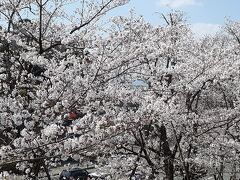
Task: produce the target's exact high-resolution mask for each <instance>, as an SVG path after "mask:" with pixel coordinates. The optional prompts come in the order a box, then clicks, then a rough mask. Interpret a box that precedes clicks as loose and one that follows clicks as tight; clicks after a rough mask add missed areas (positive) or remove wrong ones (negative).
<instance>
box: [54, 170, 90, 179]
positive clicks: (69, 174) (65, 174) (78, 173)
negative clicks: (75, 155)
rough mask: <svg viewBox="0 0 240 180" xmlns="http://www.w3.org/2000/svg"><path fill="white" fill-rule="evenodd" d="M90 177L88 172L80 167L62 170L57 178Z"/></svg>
mask: <svg viewBox="0 0 240 180" xmlns="http://www.w3.org/2000/svg"><path fill="white" fill-rule="evenodd" d="M88 179H90V176H89V173H88V172H87V171H86V170H84V169H80V168H73V169H71V170H69V171H67V170H63V171H62V172H61V174H60V178H59V180H88Z"/></svg>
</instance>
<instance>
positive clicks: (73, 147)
mask: <svg viewBox="0 0 240 180" xmlns="http://www.w3.org/2000/svg"><path fill="white" fill-rule="evenodd" d="M68 3H71V1H70V0H69V1H55V0H33V1H30V0H4V1H2V2H1V3H0V13H1V20H3V21H4V23H3V24H2V28H1V30H0V85H1V86H0V102H1V103H0V107H1V108H0V125H1V126H0V152H1V153H0V157H1V161H0V170H1V172H3V171H4V172H5V171H7V172H9V173H13V174H17V175H23V176H25V178H30V179H36V178H37V177H38V175H39V173H40V172H41V171H44V172H45V173H46V175H47V178H48V179H51V174H50V173H49V168H51V167H52V166H54V165H56V164H57V163H58V162H60V161H62V160H66V159H68V158H69V157H71V158H73V159H74V160H76V161H78V162H79V163H82V164H83V163H84V162H86V161H87V162H88V161H92V162H93V163H94V165H95V166H96V167H97V169H99V170H102V171H106V172H108V173H110V174H111V175H112V177H111V178H112V179H128V178H130V179H134V178H136V176H141V178H142V179H159V178H160V177H164V178H165V179H168V180H173V179H174V178H175V177H178V178H182V179H184V180H190V179H199V178H203V177H207V176H210V175H211V176H214V178H215V179H221V178H222V179H223V177H224V172H226V171H229V172H230V173H232V174H231V176H232V178H235V179H236V172H237V171H238V168H239V167H238V163H237V162H238V161H239V150H238V149H239V135H238V134H239V32H238V31H239V28H238V27H239V23H237V22H228V23H227V24H226V27H225V32H224V33H221V34H219V35H216V36H214V37H204V38H202V39H195V38H194V37H193V35H192V33H191V30H190V28H189V26H188V24H187V22H186V21H185V20H184V16H183V14H182V13H179V12H172V13H170V14H168V15H162V19H163V20H164V22H165V24H163V25H160V26H157V27H154V26H152V25H151V24H149V23H147V22H145V21H144V19H143V18H142V17H137V16H136V15H135V14H134V13H133V12H131V13H130V15H129V17H121V16H120V17H114V18H110V19H109V21H110V23H109V25H108V26H106V27H101V25H100V18H101V17H102V16H104V14H106V13H107V12H108V11H110V10H112V9H113V8H115V7H118V6H120V5H123V4H125V3H127V1H120V0H101V1H91V0H90V1H85V0H81V1H79V3H78V8H77V9H75V11H74V12H73V14H69V12H68V13H67V11H66V7H67V6H68ZM75 3H76V2H75Z"/></svg>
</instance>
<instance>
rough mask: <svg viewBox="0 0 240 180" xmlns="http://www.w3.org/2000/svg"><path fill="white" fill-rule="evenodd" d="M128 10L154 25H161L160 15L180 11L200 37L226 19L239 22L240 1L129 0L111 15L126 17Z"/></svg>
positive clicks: (210, 32)
mask: <svg viewBox="0 0 240 180" xmlns="http://www.w3.org/2000/svg"><path fill="white" fill-rule="evenodd" d="M130 9H134V10H135V12H136V13H137V14H139V15H143V17H144V18H145V19H146V20H147V21H149V22H151V23H152V24H155V25H157V24H160V23H161V21H160V18H159V17H160V14H161V13H167V12H170V11H171V10H172V9H176V10H181V11H183V12H185V13H186V17H187V22H188V23H190V24H192V29H193V31H194V32H195V33H196V34H197V35H200V36H201V35H204V34H214V33H215V32H216V31H218V30H219V26H221V25H223V24H224V22H225V21H226V18H229V19H231V20H238V21H240V0H130V3H128V4H127V5H125V6H122V7H119V8H117V9H115V10H113V12H112V13H111V15H127V14H128V12H129V10H130ZM159 13H160V14H159Z"/></svg>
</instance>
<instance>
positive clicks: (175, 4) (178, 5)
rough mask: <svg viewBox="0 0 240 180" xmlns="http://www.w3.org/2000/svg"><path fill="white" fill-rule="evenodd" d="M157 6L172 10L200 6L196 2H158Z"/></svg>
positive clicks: (161, 0)
mask: <svg viewBox="0 0 240 180" xmlns="http://www.w3.org/2000/svg"><path fill="white" fill-rule="evenodd" d="M158 4H159V5H160V6H163V7H170V8H172V9H176V8H181V7H185V6H195V5H201V3H200V2H198V1H197V0H159V1H158Z"/></svg>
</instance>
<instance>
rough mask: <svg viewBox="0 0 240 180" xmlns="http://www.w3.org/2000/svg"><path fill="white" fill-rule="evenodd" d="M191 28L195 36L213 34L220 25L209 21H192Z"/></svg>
mask: <svg viewBox="0 0 240 180" xmlns="http://www.w3.org/2000/svg"><path fill="white" fill-rule="evenodd" d="M191 29H192V31H193V33H194V34H195V36H196V37H203V36H204V35H214V34H216V33H217V32H219V31H220V29H221V25H219V24H210V23H193V24H192V25H191Z"/></svg>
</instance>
